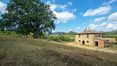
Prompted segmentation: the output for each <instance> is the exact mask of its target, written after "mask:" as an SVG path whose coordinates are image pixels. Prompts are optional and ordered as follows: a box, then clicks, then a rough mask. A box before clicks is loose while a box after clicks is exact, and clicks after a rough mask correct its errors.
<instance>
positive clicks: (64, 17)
mask: <svg viewBox="0 0 117 66" xmlns="http://www.w3.org/2000/svg"><path fill="white" fill-rule="evenodd" d="M54 14H55V15H56V17H57V20H58V21H59V22H64V23H66V22H68V21H69V20H73V19H75V18H76V16H75V15H74V14H73V13H70V12H69V11H63V12H54Z"/></svg>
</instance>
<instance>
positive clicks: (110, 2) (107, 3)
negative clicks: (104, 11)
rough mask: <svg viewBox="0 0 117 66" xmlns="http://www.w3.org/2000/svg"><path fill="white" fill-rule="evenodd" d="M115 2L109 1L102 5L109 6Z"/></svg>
mask: <svg viewBox="0 0 117 66" xmlns="http://www.w3.org/2000/svg"><path fill="white" fill-rule="evenodd" d="M116 1H117V0H110V1H109V2H106V3H103V4H102V5H110V4H112V3H114V2H116Z"/></svg>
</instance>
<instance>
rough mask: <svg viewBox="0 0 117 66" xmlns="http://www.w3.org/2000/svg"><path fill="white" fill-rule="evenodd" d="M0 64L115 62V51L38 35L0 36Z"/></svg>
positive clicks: (114, 65) (97, 65) (111, 65)
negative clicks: (35, 37)
mask: <svg viewBox="0 0 117 66" xmlns="http://www.w3.org/2000/svg"><path fill="white" fill-rule="evenodd" d="M0 66H117V55H116V54H111V53H105V52H99V51H93V50H87V49H81V48H75V47H70V46H65V45H63V44H61V43H57V42H52V41H46V40H41V39H40V40H34V39H26V38H12V37H0Z"/></svg>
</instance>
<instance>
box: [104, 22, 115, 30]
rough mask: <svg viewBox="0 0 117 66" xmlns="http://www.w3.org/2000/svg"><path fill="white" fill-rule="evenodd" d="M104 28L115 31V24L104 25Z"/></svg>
mask: <svg viewBox="0 0 117 66" xmlns="http://www.w3.org/2000/svg"><path fill="white" fill-rule="evenodd" d="M106 28H110V29H113V30H117V24H113V23H108V24H107V25H106Z"/></svg>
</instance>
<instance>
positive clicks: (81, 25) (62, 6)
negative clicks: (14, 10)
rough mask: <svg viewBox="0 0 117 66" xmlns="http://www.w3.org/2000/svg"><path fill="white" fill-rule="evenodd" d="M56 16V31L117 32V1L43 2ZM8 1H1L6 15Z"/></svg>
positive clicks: (62, 0) (1, 9) (56, 0)
mask: <svg viewBox="0 0 117 66" xmlns="http://www.w3.org/2000/svg"><path fill="white" fill-rule="evenodd" d="M43 1H44V2H45V3H46V4H49V5H51V7H50V9H51V10H52V11H53V13H54V14H55V15H56V17H57V20H56V21H55V24H56V30H54V31H53V32H55V31H59V32H69V31H75V32H81V31H83V30H84V29H85V28H87V27H90V28H91V29H93V30H97V31H111V30H117V27H116V26H117V0H43ZM8 2H9V1H8V0H1V1H0V12H1V13H4V12H5V8H6V6H7V3H8Z"/></svg>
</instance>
